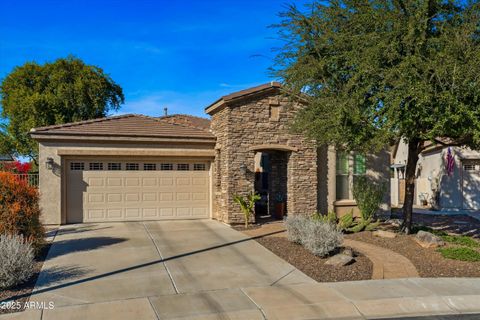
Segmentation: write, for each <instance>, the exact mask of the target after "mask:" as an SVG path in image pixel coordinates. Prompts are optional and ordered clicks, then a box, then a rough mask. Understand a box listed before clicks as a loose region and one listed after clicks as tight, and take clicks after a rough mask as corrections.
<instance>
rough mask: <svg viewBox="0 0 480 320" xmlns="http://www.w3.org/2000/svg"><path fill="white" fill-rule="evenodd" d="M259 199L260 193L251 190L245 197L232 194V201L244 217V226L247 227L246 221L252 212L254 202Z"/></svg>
mask: <svg viewBox="0 0 480 320" xmlns="http://www.w3.org/2000/svg"><path fill="white" fill-rule="evenodd" d="M260 199H261V197H260V195H259V194H258V193H255V192H253V191H252V192H250V193H249V194H248V195H247V196H246V197H243V196H241V195H238V194H235V195H234V196H233V201H235V202H236V203H238V205H239V206H240V209H241V210H242V212H243V215H244V217H245V228H248V222H249V220H250V217H251V216H252V215H253V212H254V208H255V202H257V201H258V200H260Z"/></svg>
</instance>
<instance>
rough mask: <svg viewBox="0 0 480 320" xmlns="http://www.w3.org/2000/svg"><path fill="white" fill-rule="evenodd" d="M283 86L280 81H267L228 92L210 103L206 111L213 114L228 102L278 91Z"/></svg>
mask: <svg viewBox="0 0 480 320" xmlns="http://www.w3.org/2000/svg"><path fill="white" fill-rule="evenodd" d="M281 87H282V84H281V83H280V82H275V81H272V82H269V83H265V84H262V85H259V86H256V87H252V88H249V89H245V90H240V91H237V92H233V93H230V94H227V95H226V96H223V97H221V98H220V99H218V100H216V101H215V102H213V103H212V104H210V105H209V106H208V107H206V108H205V112H206V113H208V114H210V115H211V114H212V113H215V112H216V111H218V110H219V109H220V108H221V107H223V106H224V105H225V104H228V103H231V102H234V101H237V100H240V99H244V98H249V97H252V96H256V95H259V94H264V93H268V92H272V93H273V92H278V91H279V89H280V88H281Z"/></svg>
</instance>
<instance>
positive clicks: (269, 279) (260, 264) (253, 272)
mask: <svg viewBox="0 0 480 320" xmlns="http://www.w3.org/2000/svg"><path fill="white" fill-rule="evenodd" d="M314 282H315V281H313V280H312V279H311V278H309V277H307V276H306V275H304V274H303V273H301V272H300V271H299V270H297V269H296V268H294V267H293V266H291V265H290V264H288V263H287V262H285V261H284V260H282V259H280V258H278V257H277V256H276V255H274V254H273V253H271V252H270V251H268V250H266V249H265V248H263V247H262V246H260V245H259V244H258V243H256V242H255V241H253V240H249V239H248V237H246V236H245V235H243V234H242V233H240V232H237V231H235V230H233V229H231V228H230V227H228V226H226V225H224V224H222V223H219V222H216V221H209V220H201V221H198V220H197V221H162V222H145V223H143V222H138V223H137V222H131V223H110V224H81V225H68V226H63V227H61V228H60V229H59V231H58V232H57V234H56V236H55V239H54V242H53V244H52V247H51V249H50V251H49V254H48V257H47V260H46V262H45V264H44V266H43V269H42V272H41V274H40V276H39V279H38V281H37V284H36V287H35V291H34V292H35V294H34V295H33V297H32V299H31V300H33V301H38V302H50V301H53V302H54V303H55V308H59V307H62V306H73V305H85V304H90V303H99V302H114V301H125V300H129V299H134V298H144V297H155V296H166V295H176V294H179V293H198V292H204V291H212V290H220V289H236V288H245V287H257V286H271V285H286V284H302V283H314ZM232 294H233V295H234V296H237V295H238V297H231V298H232V300H233V301H235V300H236V301H238V302H239V303H240V304H241V303H242V301H243V302H247V303H252V302H251V301H249V299H248V298H247V297H246V296H245V295H244V294H243V293H241V292H240V290H238V292H237V291H231V292H230V293H229V295H232ZM46 313H47V314H48V312H46Z"/></svg>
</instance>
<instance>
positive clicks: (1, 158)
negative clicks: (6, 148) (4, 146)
mask: <svg viewBox="0 0 480 320" xmlns="http://www.w3.org/2000/svg"><path fill="white" fill-rule="evenodd" d="M0 161H2V162H4V161H14V159H13V158H12V156H11V155H9V154H0Z"/></svg>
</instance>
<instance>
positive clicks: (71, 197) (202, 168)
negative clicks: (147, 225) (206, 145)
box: [66, 158, 210, 223]
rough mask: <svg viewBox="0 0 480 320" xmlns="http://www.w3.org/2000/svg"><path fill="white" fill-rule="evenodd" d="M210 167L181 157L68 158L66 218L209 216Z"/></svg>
mask: <svg viewBox="0 0 480 320" xmlns="http://www.w3.org/2000/svg"><path fill="white" fill-rule="evenodd" d="M209 168H210V164H209V163H208V162H205V161H203V162H202V161H193V162H191V161H190V162H189V161H186V160H181V159H172V160H161V159H150V160H139V159H136V158H132V159H73V160H68V161H66V170H67V174H66V186H67V188H66V189H67V191H66V198H67V199H66V203H67V208H66V212H67V217H66V220H67V223H78V222H105V221H141V220H163V219H205V218H208V217H209V212H210V201H209V200H210V187H209V186H210V183H209V182H210V177H209V172H210V171H209Z"/></svg>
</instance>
